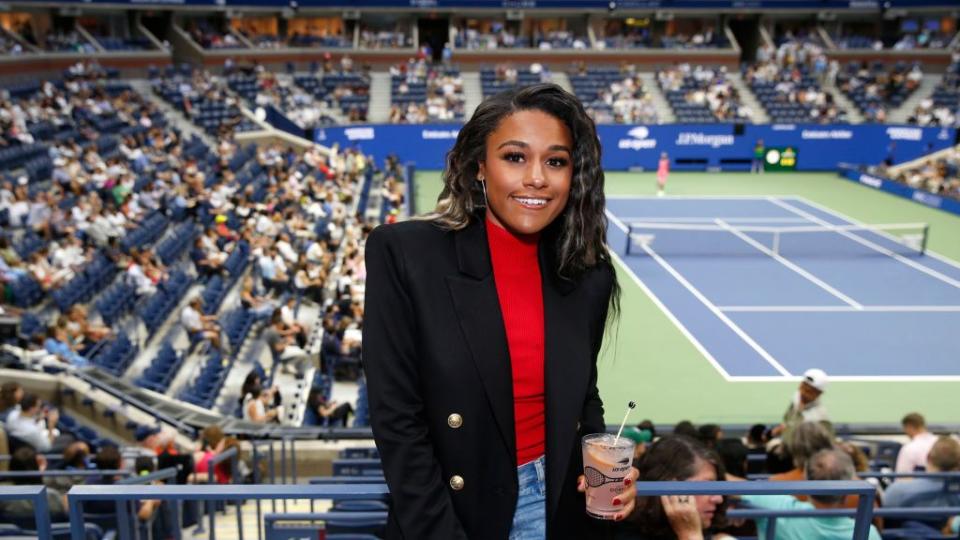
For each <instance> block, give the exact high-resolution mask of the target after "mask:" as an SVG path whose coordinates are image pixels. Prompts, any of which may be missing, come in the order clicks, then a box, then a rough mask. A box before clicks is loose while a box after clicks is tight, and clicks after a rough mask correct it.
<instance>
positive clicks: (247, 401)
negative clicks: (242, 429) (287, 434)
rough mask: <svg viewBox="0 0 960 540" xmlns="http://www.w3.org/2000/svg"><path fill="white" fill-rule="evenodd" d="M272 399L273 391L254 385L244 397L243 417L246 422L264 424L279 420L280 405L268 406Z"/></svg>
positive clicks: (281, 411) (280, 413)
mask: <svg viewBox="0 0 960 540" xmlns="http://www.w3.org/2000/svg"><path fill="white" fill-rule="evenodd" d="M272 401H273V393H272V392H271V391H270V390H264V389H263V388H260V387H259V386H257V387H254V388H252V389H251V390H250V392H249V393H247V394H246V396H245V397H244V403H243V419H244V420H246V421H248V422H256V423H258V424H266V423H268V422H273V421H277V420H279V418H280V417H281V415H282V413H283V409H282V408H281V407H268V405H267V404H268V403H271V402H272Z"/></svg>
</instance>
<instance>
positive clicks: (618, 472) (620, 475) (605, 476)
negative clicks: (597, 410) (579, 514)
mask: <svg viewBox="0 0 960 540" xmlns="http://www.w3.org/2000/svg"><path fill="white" fill-rule="evenodd" d="M616 438H617V437H616V435H611V434H609V433H594V434H592V435H587V436H585V437H584V438H583V475H584V476H585V477H586V481H587V514H588V515H590V516H593V517H595V518H597V519H613V517H614V515H616V513H617V512H619V511H620V510H623V506H622V505H621V506H614V505H613V499H614V498H615V497H616V496H617V495H620V494H621V493H623V492H624V490H626V489H627V488H626V487H625V486H624V485H623V479H624V478H626V476H627V473H629V472H630V467H632V466H633V448H634V445H635V443H634V442H633V441H632V440H630V439H628V438H626V437H620V440H617V441H616V444H614V441H615V440H616Z"/></svg>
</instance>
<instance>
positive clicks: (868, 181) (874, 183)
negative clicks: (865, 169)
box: [860, 174, 883, 189]
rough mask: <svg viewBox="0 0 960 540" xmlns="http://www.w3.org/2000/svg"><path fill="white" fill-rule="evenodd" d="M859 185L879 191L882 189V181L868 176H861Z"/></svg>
mask: <svg viewBox="0 0 960 540" xmlns="http://www.w3.org/2000/svg"><path fill="white" fill-rule="evenodd" d="M860 183H861V184H864V185H867V186H870V187H872V188H876V189H881V188H882V187H883V180H881V179H879V178H877V177H875V176H870V175H869V174H861V175H860Z"/></svg>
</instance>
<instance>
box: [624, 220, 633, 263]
mask: <svg viewBox="0 0 960 540" xmlns="http://www.w3.org/2000/svg"><path fill="white" fill-rule="evenodd" d="M632 230H633V227H632V226H631V225H630V224H629V223H627V245H626V248H624V250H623V254H624V255H627V256H629V255H630V232H631V231H632Z"/></svg>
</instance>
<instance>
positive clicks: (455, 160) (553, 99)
mask: <svg viewBox="0 0 960 540" xmlns="http://www.w3.org/2000/svg"><path fill="white" fill-rule="evenodd" d="M527 110H538V111H541V112H544V113H546V114H549V115H551V116H553V117H554V118H556V119H558V120H560V121H561V122H563V124H564V125H566V127H567V129H568V130H569V131H570V137H571V139H572V140H573V156H572V161H573V177H572V179H571V182H570V197H569V199H568V201H567V206H566V207H565V208H564V210H563V213H562V214H560V216H558V217H557V219H556V221H555V223H554V224H555V225H558V229H559V231H558V234H556V236H555V237H556V243H557V245H556V253H557V256H558V257H557V258H558V260H557V265H558V269H557V270H558V274H559V275H560V276H562V277H564V278H567V279H575V278H577V277H579V276H580V275H581V274H583V273H584V272H585V271H587V270H588V269H590V268H592V267H594V266H596V265H598V264H606V265H611V264H612V263H611V258H610V253H609V251H608V250H607V245H606V236H607V217H606V215H605V214H604V208H605V204H606V198H605V197H604V193H603V183H604V176H603V168H602V167H601V163H600V139H599V138H598V137H597V127H596V125H595V124H594V123H593V120H592V119H591V118H590V117H589V116H588V115H587V113H586V111H585V110H584V109H583V105H582V104H581V103H580V100H579V99H577V97H576V96H574V95H573V94H570V93H569V92H567V91H566V90H564V89H563V88H561V87H560V86H558V85H556V84H551V83H541V84H534V85H530V86H525V87H521V88H517V89H513V90H507V91H505V92H501V93H499V94H497V95H495V96H492V97H490V98H487V99H485V100H484V101H483V102H482V103H481V104H480V106H479V107H477V110H476V112H474V113H473V116H472V117H471V118H470V120H469V121H468V122H467V123H466V124H464V126H463V127H462V128H461V129H460V133H459V135H457V141H456V143H455V144H454V145H453V148H452V149H451V150H450V152H448V153H447V159H446V170H444V172H443V190H442V191H441V192H440V197H439V198H438V200H437V206H436V208H435V209H434V211H433V212H431V213H429V214H427V215H425V216H423V219H429V220H432V221H434V222H436V223H438V224H440V225H441V226H443V227H445V228H448V229H452V230H458V229H462V228H464V227H466V226H467V225H468V224H469V223H470V222H471V221H472V220H473V219H474V218H475V216H476V215H477V211H478V210H480V209H481V208H483V207H484V206H485V201H484V195H483V190H482V188H481V186H480V183H479V182H478V181H477V175H478V174H479V170H480V162H482V161H485V160H486V149H487V138H488V137H489V136H490V134H491V133H493V132H494V131H495V130H496V129H497V126H499V125H500V122H501V121H503V119H504V118H506V117H508V116H510V115H511V114H514V113H516V112H519V111H527ZM554 224H552V225H554ZM551 228H553V226H551ZM610 303H611V307H612V308H613V311H614V314H615V315H616V314H619V311H620V286H619V284H618V283H617V281H616V274H614V283H613V292H612V294H611V298H610Z"/></svg>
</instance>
